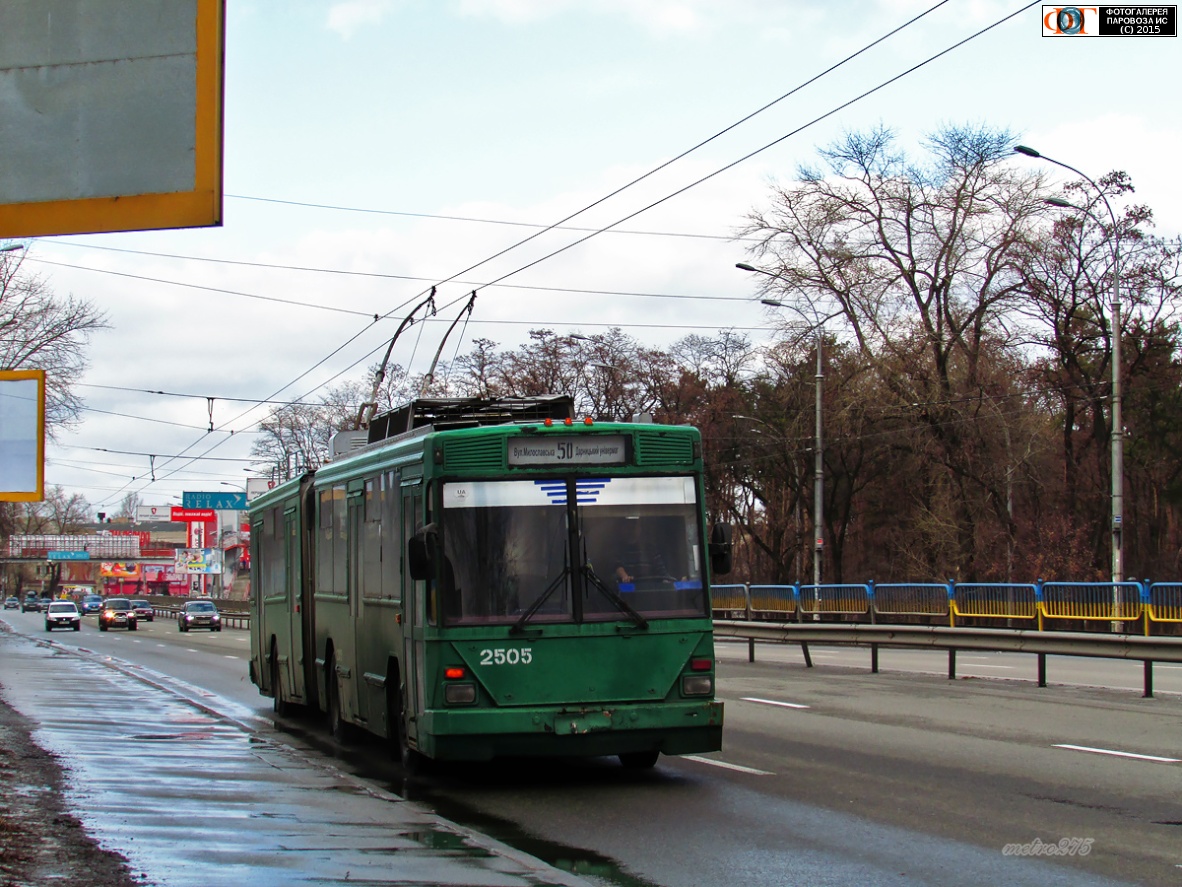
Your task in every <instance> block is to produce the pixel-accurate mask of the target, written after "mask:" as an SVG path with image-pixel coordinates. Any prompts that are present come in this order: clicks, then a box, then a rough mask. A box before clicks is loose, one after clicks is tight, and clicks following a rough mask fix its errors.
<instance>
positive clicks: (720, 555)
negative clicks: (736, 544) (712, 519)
mask: <svg viewBox="0 0 1182 887" xmlns="http://www.w3.org/2000/svg"><path fill="white" fill-rule="evenodd" d="M731 533H732V530H731V525H730V524H723V523H719V524H715V525H714V529H713V530H711V531H710V570H711V571H712V572H714V573H717V574H719V575H724V574H726V573H729V572H730V571H731Z"/></svg>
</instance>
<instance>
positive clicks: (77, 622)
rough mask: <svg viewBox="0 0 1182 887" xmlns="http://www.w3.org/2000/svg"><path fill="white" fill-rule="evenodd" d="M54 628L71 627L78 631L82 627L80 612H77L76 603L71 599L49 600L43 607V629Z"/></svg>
mask: <svg viewBox="0 0 1182 887" xmlns="http://www.w3.org/2000/svg"><path fill="white" fill-rule="evenodd" d="M55 628H72V629H74V631H78V630H80V629H81V628H82V614H81V613H79V612H78V605H77V604H75V603H74V602H73V601H50V602H49V606H48V607H46V608H45V630H46V631H53V630H54V629H55Z"/></svg>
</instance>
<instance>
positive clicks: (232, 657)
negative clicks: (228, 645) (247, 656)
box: [222, 656, 241, 659]
mask: <svg viewBox="0 0 1182 887" xmlns="http://www.w3.org/2000/svg"><path fill="white" fill-rule="evenodd" d="M222 658H223V659H239V658H241V657H239V656H223V657H222Z"/></svg>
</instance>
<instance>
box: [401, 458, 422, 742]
mask: <svg viewBox="0 0 1182 887" xmlns="http://www.w3.org/2000/svg"><path fill="white" fill-rule="evenodd" d="M401 493H402V557H401V558H400V562H401V564H402V680H403V682H404V683H405V685H406V694H405V699H404V705H405V706H406V712H405V717H406V726H407V734H408V736H411V737H417V734H418V731H417V729H416V727H415V726H414V724H415V719H416V718H417V717H418V715H419V713H420V712H421V711H422V710H423V697H424V691H423V675H422V671H421V667H420V666H421V662H422V656H423V609H424V603H425V602H424V599H423V597H424V593H425V589H426V583H425V582H422V581H416V580H414V579H412V578H411V575H410V569H409V567H408V566H407V558H406V549H407V545H408V543H409V542H410V539H411V537H412V536H414V534H415V530H416V529H417V528H418V524H419V523H420V522H421V518H420V515H421V514H422V507H423V494H422V488H421V486H420V484H419V483H418V481H417V480H416V481H415V482H414V483H413V484H407V485H404V486H403V487H402V490H401Z"/></svg>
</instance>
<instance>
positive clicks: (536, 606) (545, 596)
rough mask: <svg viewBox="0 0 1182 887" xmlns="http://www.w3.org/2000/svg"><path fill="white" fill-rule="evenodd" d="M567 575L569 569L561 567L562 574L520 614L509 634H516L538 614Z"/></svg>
mask: <svg viewBox="0 0 1182 887" xmlns="http://www.w3.org/2000/svg"><path fill="white" fill-rule="evenodd" d="M569 575H570V567H563V568H562V572H561V573H559V574H558V575H557V576H556V577H555V578H554V581H553V582H551V583H550V584H549V585H548V586H546V590H545V591H543V592H542V593H541V594H540V595H539V596H538V599H537V600H536V601H534V602H533V603H532V604H530V605H529V609H528V610H526V611H525V612H524V613H522V614H521V618H520V619H518V620H517V621H516V622H514V623H513V626H512V628H510V629H509V634H517V633H518V632H520V631H521V630H522V629H523V628H525V623H527V622H529V620H530V619H531V618H533V615H534V613H536V612H538V610H540V609H541V608H542V605H543V604H545V603H546V601H548V600H550V595H552V594H554V590H555V589H556V588H558V586H560V585H561V584H562V580H563V579H565V578H566V577H567V576H569Z"/></svg>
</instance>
